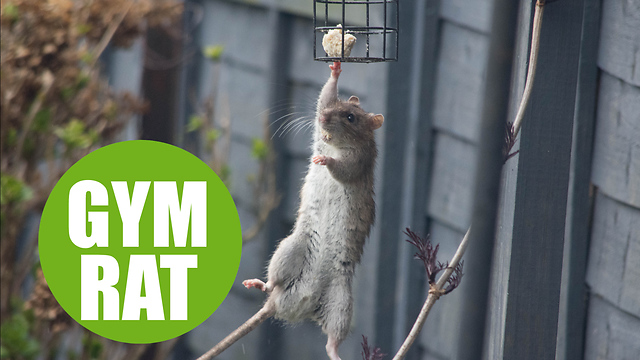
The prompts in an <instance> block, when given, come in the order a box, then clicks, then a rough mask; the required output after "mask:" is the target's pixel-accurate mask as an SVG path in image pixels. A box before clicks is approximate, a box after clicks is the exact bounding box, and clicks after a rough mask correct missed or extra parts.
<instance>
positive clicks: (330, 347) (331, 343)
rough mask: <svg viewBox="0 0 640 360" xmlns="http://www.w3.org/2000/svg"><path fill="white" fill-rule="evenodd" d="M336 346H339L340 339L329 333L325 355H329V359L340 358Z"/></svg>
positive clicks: (336, 359) (337, 359)
mask: <svg viewBox="0 0 640 360" xmlns="http://www.w3.org/2000/svg"><path fill="white" fill-rule="evenodd" d="M338 346H340V341H338V339H336V338H335V337H333V335H329V338H328V339H327V346H326V347H325V348H326V349H327V355H329V359H331V360H340V356H338Z"/></svg>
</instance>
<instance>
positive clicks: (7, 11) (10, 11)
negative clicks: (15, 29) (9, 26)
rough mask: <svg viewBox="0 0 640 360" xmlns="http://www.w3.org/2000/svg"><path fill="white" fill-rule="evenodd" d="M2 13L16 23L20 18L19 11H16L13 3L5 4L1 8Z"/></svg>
mask: <svg viewBox="0 0 640 360" xmlns="http://www.w3.org/2000/svg"><path fill="white" fill-rule="evenodd" d="M2 13H3V15H4V16H6V17H7V18H8V19H9V20H11V21H16V20H18V18H19V17H20V10H18V7H17V6H16V5H15V4H13V3H7V4H6V5H5V6H4V7H3V8H2Z"/></svg>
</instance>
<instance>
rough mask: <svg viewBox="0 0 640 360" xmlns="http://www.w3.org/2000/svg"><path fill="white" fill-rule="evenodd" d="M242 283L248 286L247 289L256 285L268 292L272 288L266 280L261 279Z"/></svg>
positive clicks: (257, 287)
mask: <svg viewBox="0 0 640 360" xmlns="http://www.w3.org/2000/svg"><path fill="white" fill-rule="evenodd" d="M242 285H244V287H246V288H247V289H251V288H252V287H254V288H256V289H258V290H260V291H263V292H268V291H269V290H270V286H269V284H268V283H267V284H265V283H264V281H262V280H260V279H251V280H245V281H243V282H242Z"/></svg>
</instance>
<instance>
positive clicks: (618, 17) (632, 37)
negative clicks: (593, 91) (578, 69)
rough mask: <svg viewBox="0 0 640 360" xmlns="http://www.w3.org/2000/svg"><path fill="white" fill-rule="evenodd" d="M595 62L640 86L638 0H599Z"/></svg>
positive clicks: (639, 14)
mask: <svg viewBox="0 0 640 360" xmlns="http://www.w3.org/2000/svg"><path fill="white" fill-rule="evenodd" d="M598 65H600V67H601V68H602V69H604V70H606V71H607V72H609V73H611V74H613V75H615V76H617V77H618V78H620V79H623V80H624V81H626V82H628V83H630V84H634V85H636V86H640V3H639V2H637V1H629V0H605V1H603V2H602V31H601V33H600V54H599V56H598Z"/></svg>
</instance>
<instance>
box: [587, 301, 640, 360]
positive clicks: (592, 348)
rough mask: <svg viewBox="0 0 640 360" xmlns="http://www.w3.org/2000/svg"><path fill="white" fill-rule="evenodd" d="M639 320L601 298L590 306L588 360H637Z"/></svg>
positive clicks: (639, 337)
mask: <svg viewBox="0 0 640 360" xmlns="http://www.w3.org/2000/svg"><path fill="white" fill-rule="evenodd" d="M638 329H640V319H638V318H637V317H634V316H632V315H630V314H627V313H625V312H623V311H620V310H619V309H616V308H615V307H613V306H611V304H609V303H608V302H607V301H606V300H604V299H602V298H601V297H599V296H593V297H592V298H591V301H590V304H589V320H588V323H587V330H586V332H585V333H586V347H585V351H584V359H585V360H616V359H629V360H631V359H637V358H638V354H640V332H639V331H638Z"/></svg>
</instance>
